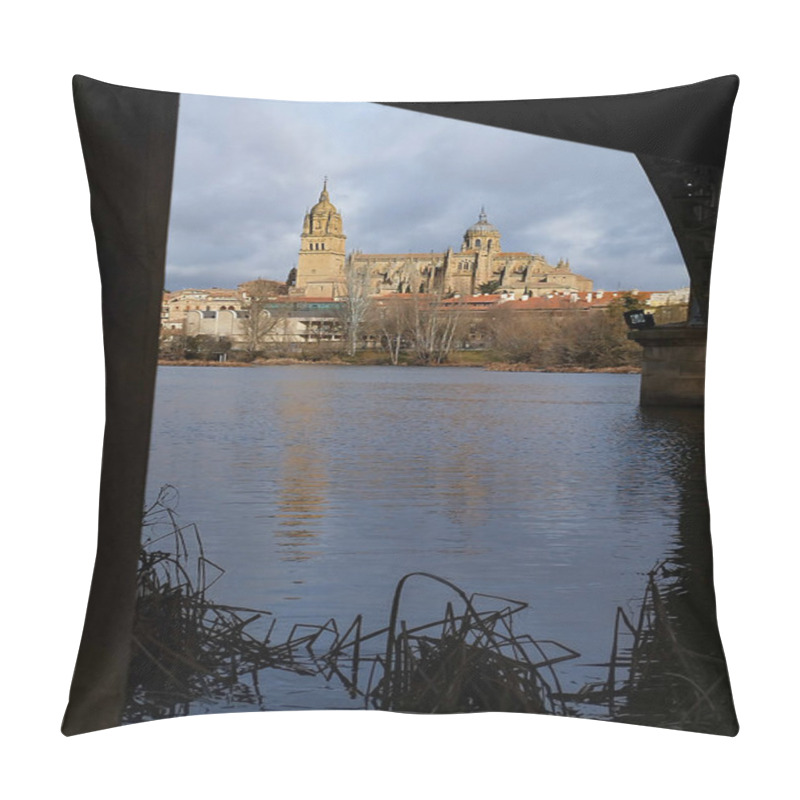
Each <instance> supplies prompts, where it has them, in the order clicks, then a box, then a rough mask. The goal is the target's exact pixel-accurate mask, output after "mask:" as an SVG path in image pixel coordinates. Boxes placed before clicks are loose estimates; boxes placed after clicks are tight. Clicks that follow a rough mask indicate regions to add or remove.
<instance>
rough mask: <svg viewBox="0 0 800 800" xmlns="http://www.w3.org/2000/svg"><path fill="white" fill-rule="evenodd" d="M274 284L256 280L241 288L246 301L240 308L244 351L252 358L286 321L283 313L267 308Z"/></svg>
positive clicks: (259, 279) (272, 295)
mask: <svg viewBox="0 0 800 800" xmlns="http://www.w3.org/2000/svg"><path fill="white" fill-rule="evenodd" d="M274 284H275V282H274V281H267V280H264V279H262V278H258V279H257V280H254V281H250V282H248V283H247V284H245V285H244V286H243V288H244V291H245V294H246V301H245V304H244V307H243V308H242V333H243V335H244V347H245V351H246V352H247V353H248V355H250V356H253V357H255V356H256V355H258V354H259V353H260V352H261V351H262V350H263V348H264V345H265V344H266V341H267V337H268V336H270V334H272V335H273V336H274V334H276V333H277V332H278V330H279V328H280V327H282V325H283V324H284V323H285V320H286V313H285V312H284V311H278V310H276V308H277V307H274V308H273V309H272V310H270V309H268V308H267V305H268V304H269V303H270V301H271V300H274V293H275V291H274Z"/></svg>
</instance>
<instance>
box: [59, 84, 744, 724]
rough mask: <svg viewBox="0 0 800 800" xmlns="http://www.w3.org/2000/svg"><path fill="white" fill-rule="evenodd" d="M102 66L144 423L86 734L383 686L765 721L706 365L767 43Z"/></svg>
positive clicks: (118, 522)
mask: <svg viewBox="0 0 800 800" xmlns="http://www.w3.org/2000/svg"><path fill="white" fill-rule="evenodd" d="M73 88H74V95H75V105H76V112H77V119H78V125H79V130H80V136H81V143H82V147H83V152H84V158H85V162H86V168H87V175H88V180H89V185H90V190H91V213H92V222H93V226H94V230H95V236H96V241H97V251H98V262H99V266H100V271H101V278H102V290H103V325H104V343H105V354H106V380H107V395H106V415H107V422H106V436H105V442H104V454H103V470H102V479H101V493H100V514H99V536H98V554H97V561H96V565H95V571H94V576H93V582H92V588H91V593H90V598H89V605H88V610H87V617H86V622H85V627H84V634H83V638H82V641H81V645H80V650H79V654H78V659H77V664H76V669H75V675H74V678H73V684H72V689H71V694H70V700H69V705H68V707H67V711H66V715H65V720H64V725H63V732H64V733H65V734H67V735H72V734H77V733H83V732H88V731H92V730H98V729H103V728H108V727H113V726H117V725H120V724H128V723H132V722H138V721H143V720H151V719H157V718H163V717H170V716H178V715H185V714H199V713H218V712H221V711H236V710H252V709H256V708H257V709H264V710H269V709H291V708H359V707H360V708H372V709H384V710H397V711H411V712H418V713H461V712H469V711H515V712H529V713H539V714H554V715H566V716H575V717H586V718H594V719H606V720H611V721H621V722H629V723H636V724H644V725H652V726H659V727H668V728H677V729H683V730H691V731H700V732H707V733H714V734H723V735H735V733H736V732H737V730H738V724H737V721H736V716H735V712H734V708H733V702H732V698H731V691H730V685H729V681H728V675H727V668H726V664H725V659H724V654H723V650H722V645H721V642H720V638H719V633H718V630H717V623H716V611H715V599H714V590H713V578H712V565H711V542H710V532H709V519H708V506H707V498H706V489H705V471H704V470H705V468H704V459H703V418H702V396H703V376H704V363H705V332H706V328H707V320H708V288H709V277H710V269H711V257H712V251H713V242H714V231H715V223H716V213H717V208H718V202H719V191H720V186H721V180H722V171H723V166H724V161H725V151H726V145H727V137H728V130H729V125H730V118H731V112H732V106H733V101H734V98H735V94H736V90H737V88H738V79H737V78H736V77H734V76H728V77H723V78H717V79H714V80H710V81H705V82H703V83H698V84H694V85H691V86H683V87H678V88H673V89H666V90H661V91H654V92H646V93H641V94H635V95H620V96H608V97H590V98H575V99H555V100H530V101H497V102H476V103H382V104H313V103H276V102H271V101H244V100H230V99H224V98H202V97H192V96H179V95H177V94H172V93H167V92H155V91H145V90H140V89H132V88H126V87H120V86H112V85H109V84H105V83H101V82H99V81H94V80H90V79H88V78H84V77H80V76H77V77H75V79H74V84H73ZM326 173H329V174H326ZM304 207H305V213H303V212H304ZM490 217H491V220H490ZM459 220H462V221H463V225H462V227H461V228H459V227H458V225H461V224H462V223H461V222H459ZM461 231H464V233H463V234H462V233H461ZM459 236H461V242H458V237H459ZM348 238H349V240H350V241H349V243H348ZM532 247H537V248H542V250H545V249H546V250H547V254H546V255H543V254H542V253H541V252H539V251H538V250H537V251H529V250H528V249H523V248H532ZM552 251H555V252H552ZM445 365H447V366H450V367H461V368H460V369H433V367H437V366H445ZM189 366H193V367H195V368H194V369H189V368H188V367H189ZM235 366H239V367H241V369H234V368H233V367H235ZM398 367H403V368H402V369H398ZM467 367H470V368H469V369H468V368H467ZM478 367H480V368H481V369H478ZM157 373H158V383H157V384H156V375H157Z"/></svg>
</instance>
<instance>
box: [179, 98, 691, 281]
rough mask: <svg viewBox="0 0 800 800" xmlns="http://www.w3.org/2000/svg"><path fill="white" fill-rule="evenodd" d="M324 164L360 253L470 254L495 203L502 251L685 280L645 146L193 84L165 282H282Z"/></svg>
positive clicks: (183, 113) (602, 275)
mask: <svg viewBox="0 0 800 800" xmlns="http://www.w3.org/2000/svg"><path fill="white" fill-rule="evenodd" d="M324 176H328V189H329V193H330V197H331V201H332V202H333V203H334V204H335V205H336V206H337V208H338V209H339V211H340V212H341V214H342V217H343V224H344V232H345V235H346V236H347V249H348V252H349V251H351V250H353V249H359V250H361V251H363V252H365V253H370V252H373V253H395V252H396V253H403V252H409V251H411V252H429V251H436V252H442V251H444V250H446V249H447V248H448V247H453V248H454V249H456V250H458V248H459V247H460V246H461V241H462V237H463V234H464V231H465V230H466V229H467V228H468V227H469V226H470V225H471V224H472V223H473V222H475V221H476V220H477V218H478V214H479V212H480V210H481V207H485V209H486V213H487V216H488V218H489V221H490V222H492V223H493V224H494V225H496V226H497V227H498V228H499V229H500V233H501V237H502V239H501V245H502V248H503V250H506V251H524V252H530V253H541V254H542V255H544V256H545V258H547V259H548V261H550V262H551V263H556V262H557V261H558V259H559V258H565V259H569V261H570V264H571V266H572V269H573V270H574V271H575V272H578V273H580V274H582V275H585V276H587V277H589V278H591V279H593V280H594V282H595V288H598V289H618V288H623V289H643V290H656V289H672V288H679V287H681V286H686V285H688V279H687V277H686V272H685V268H684V266H683V262H682V260H681V257H680V254H679V252H678V249H677V246H676V244H675V241H674V238H673V236H672V233H671V231H670V229H669V225H668V223H667V221H666V217H665V216H664V213H663V211H662V210H661V206H660V205H659V203H658V201H657V199H656V197H655V195H654V193H653V191H652V189H651V188H650V184H649V183H648V181H647V179H646V177H645V175H644V173H643V171H642V169H641V167H640V166H639V164H638V162H637V161H636V159H635V157H634V156H633V155H631V154H629V153H621V152H617V151H614V150H606V149H603V148H596V147H590V146H588V145H580V144H573V143H570V142H561V141H558V140H554V139H547V138H544V137H538V136H531V135H529V134H523V133H515V132H513V131H504V130H499V129H495V128H490V127H487V126H484V125H476V124H472V123H466V122H458V121H453V120H448V119H442V118H438V117H433V116H429V115H427V114H419V113H415V112H411V111H404V110H400V109H394V108H386V107H383V106H377V105H372V104H360V103H291V102H284V101H281V102H273V101H265V100H241V99H232V98H218V97H204V96H198V95H181V102H180V115H179V123H178V142H177V152H176V163H175V177H174V183H173V200H172V210H171V217H170V233H169V247H168V253H167V278H166V288H168V289H170V290H176V289H182V288H189V287H194V288H208V287H212V286H217V287H225V288H227V287H231V288H232V287H235V286H236V285H237V284H239V283H242V282H243V281H246V280H251V279H253V278H256V277H262V278H271V279H275V280H281V281H283V280H285V279H286V276H287V274H288V272H289V270H290V269H291V268H292V267H293V266H294V265H295V264H296V261H297V252H298V249H299V247H300V231H301V227H302V223H303V217H304V214H305V212H306V211H307V210H308V208H310V207H311V206H312V205H313V204H314V203H315V202H316V201H317V199H318V197H319V193H320V190H321V188H322V181H323V177H324Z"/></svg>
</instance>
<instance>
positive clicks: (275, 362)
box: [158, 357, 642, 375]
mask: <svg viewBox="0 0 800 800" xmlns="http://www.w3.org/2000/svg"><path fill="white" fill-rule="evenodd" d="M158 365H159V366H160V367H287V366H328V367H330V366H339V367H342V366H347V367H352V366H359V367H380V366H392V363H391V361H390V360H389V359H388V358H386V359H369V360H366V359H361V358H336V357H334V358H326V359H315V360H311V359H302V358H258V359H255V360H253V361H247V362H245V361H204V360H202V359H183V360H166V359H159V361H158ZM395 366H398V367H408V366H427V367H443V368H445V367H447V368H452V367H469V368H472V369H475V368H479V369H484V370H487V371H489V372H555V373H577V374H581V373H606V374H619V375H638V374H639V373H641V371H642V370H641V368H640V367H633V366H622V367H576V366H551V367H537V366H534V365H531V364H513V363H509V362H504V361H478V360H469V361H468V360H453V361H448V362H446V363H444V364H415V363H412V362H402V363H400V364H397V365H395Z"/></svg>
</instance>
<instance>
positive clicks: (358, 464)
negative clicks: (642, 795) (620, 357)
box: [148, 366, 724, 708]
mask: <svg viewBox="0 0 800 800" xmlns="http://www.w3.org/2000/svg"><path fill="white" fill-rule="evenodd" d="M638 381H639V379H638V376H630V375H556V374H539V373H495V372H483V371H480V370H471V369H424V368H391V367H388V368H382V367H374V368H348V367H320V366H313V367H311V366H300V367H270V368H261V369H259V368H254V369H244V370H242V369H237V370H233V369H219V368H205V369H204V368H196V369H181V368H179V367H167V368H161V369H160V371H159V377H158V386H157V401H156V414H155V422H154V434H153V447H152V455H151V462H150V470H149V475H148V485H149V492H150V495H149V496H151V497H152V496H155V494H157V491H158V488H159V487H160V486H161V485H162V484H164V483H171V484H174V485H176V486H177V487H178V489H179V491H180V496H181V503H180V508H179V512H180V514H181V515H182V516H183V517H184V518H185V519H186V520H191V521H193V522H196V523H197V524H198V525H199V527H200V530H201V531H202V535H203V539H204V543H205V546H206V551H207V554H208V557H209V558H210V559H211V560H213V561H215V562H217V563H220V564H222V565H224V567H225V569H226V575H225V576H224V579H223V580H222V581H220V583H219V584H218V585H217V587H215V590H216V591H218V592H219V596H220V597H224V600H225V602H228V603H231V604H233V605H241V606H250V607H252V606H255V607H259V608H267V609H269V610H270V611H271V612H273V613H274V615H275V617H276V618H277V620H278V623H277V630H276V639H280V638H281V636H285V635H287V634H288V632H289V630H290V629H291V626H292V625H294V624H295V623H308V624H320V623H322V622H324V620H326V619H329V618H330V617H335V618H337V619H352V618H354V617H355V616H356V615H358V614H363V615H364V625H365V627H366V628H367V629H369V628H375V629H377V628H379V627H381V626H382V625H385V624H386V620H387V619H388V615H389V604H390V598H389V595H390V589H391V587H392V586H394V585H395V584H396V583H397V581H398V580H399V579H400V578H401V577H402V576H403V575H405V574H407V573H410V572H415V571H425V572H430V573H435V574H437V575H440V576H442V577H443V578H446V579H447V580H449V581H452V582H453V583H455V584H458V585H459V586H461V587H464V589H465V590H467V591H468V592H482V593H486V594H493V595H500V596H504V597H513V598H516V599H519V600H520V601H522V602H524V603H527V604H528V605H529V607H528V608H527V609H525V610H524V611H521V612H520V614H519V620H518V622H517V625H518V626H519V627H521V628H522V629H523V630H526V631H528V632H530V633H531V634H533V635H535V636H536V637H537V638H541V639H553V640H556V641H560V642H563V643H565V644H567V645H569V646H570V647H572V648H574V649H576V650H578V651H580V653H581V658H580V659H575V660H573V661H570V662H569V663H567V664H564V665H563V671H562V672H561V680H562V683H563V685H564V686H563V688H564V692H565V693H566V694H570V693H571V692H572V693H574V692H578V691H579V690H580V688H581V687H583V686H584V685H586V684H587V683H591V682H602V681H603V680H605V679H606V675H605V668H604V667H602V666H598V665H603V664H605V663H607V662H608V658H609V652H610V647H611V631H612V629H613V623H614V619H615V615H616V610H617V608H618V606H620V605H623V604H626V603H628V602H629V601H635V599H636V598H641V596H642V592H643V588H644V586H645V584H646V580H647V574H648V572H649V571H650V570H651V569H652V568H653V565H654V564H656V563H657V562H659V561H662V560H664V559H667V558H668V559H670V560H671V561H672V562H674V563H677V564H679V565H681V569H682V570H684V573H683V576H682V579H681V581H679V582H676V586H678V585H679V586H680V588H679V589H675V591H674V592H673V593H672V595H671V596H670V599H669V600H668V602H669V603H670V607H671V608H673V609H675V611H674V614H673V616H675V617H679V618H680V619H681V625H682V626H683V627H684V628H685V629H686V630H687V632H688V633H687V635H691V631H693V630H695V631H700V630H705V629H708V627H709V624H712V630H713V631H714V633H716V626H715V624H714V611H713V589H712V588H711V587H710V585H709V584H708V581H707V579H706V578H705V577H704V576H705V575H707V569H708V567H709V565H710V544H709V540H708V509H707V505H706V499H705V498H706V495H705V478H704V466H703V459H702V454H703V443H702V415H701V414H700V413H699V412H696V411H681V412H677V411H672V412H658V411H652V410H647V411H645V410H643V409H640V408H639V407H638ZM432 591H433V590H429V589H427V588H422V589H420V590H419V591H418V592H416V593H415V594H414V597H413V598H411V599H409V601H408V602H409V605H410V608H409V613H410V614H414V613H417V614H418V615H419V616H420V617H422V618H426V619H432V618H435V615H437V614H438V613H439V611H440V606H439V605H438V603H439V598H438V597H436V596H435V595H434V594H432ZM281 626H283V628H281ZM712 649H713V648H712ZM720 652H721V651H720ZM710 657H711V658H715V657H716V656H714V655H712V656H710ZM593 665H595V666H593ZM723 669H724V667H723ZM266 697H267V698H268V701H267V702H268V706H269V707H270V708H288V707H307V708H315V707H331V706H333V707H346V706H347V705H348V703H347V698H346V696H345V697H344V699H342V697H341V696H340V695H338V694H337V695H335V696H333V695H332V694H331V692H330V691H329V687H327V686H326V687H324V688H323V687H320V686H319V685H317V684H314V685H311V684H309V685H304V684H302V682H301V683H296V682H294V679H290V678H287V679H286V681H285V682H284V683H281V682H278V683H277V684H276V687H273V690H272V691H271V692H267V693H266Z"/></svg>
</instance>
